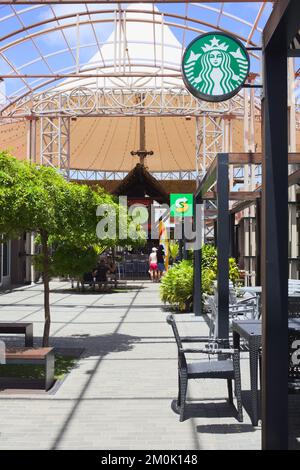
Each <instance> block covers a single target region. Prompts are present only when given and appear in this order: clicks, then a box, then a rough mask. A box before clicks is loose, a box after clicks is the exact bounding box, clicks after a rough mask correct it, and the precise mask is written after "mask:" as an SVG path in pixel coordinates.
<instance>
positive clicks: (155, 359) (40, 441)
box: [0, 282, 260, 450]
mask: <svg viewBox="0 0 300 470" xmlns="http://www.w3.org/2000/svg"><path fill="white" fill-rule="evenodd" d="M51 288H52V294H51V305H52V307H51V310H52V327H51V345H54V346H59V347H71V348H84V350H85V351H84V354H83V356H82V357H81V359H80V360H79V363H78V364H77V367H76V368H74V369H73V370H72V371H71V373H70V374H69V375H68V376H67V378H66V380H65V381H64V382H63V383H62V384H61V386H60V387H59V388H58V390H57V391H56V393H54V394H45V393H36V392H30V393H26V394H24V393H20V392H19V393H18V394H14V395H11V394H4V393H2V394H0V416H1V420H0V449H128V450H131V449H189V450H192V449H258V448H260V429H259V428H253V427H252V426H251V424H250V420H249V417H248V415H247V413H246V412H245V420H244V423H241V424H240V423H238V421H237V420H236V419H235V415H234V410H233V408H232V407H231V406H230V405H229V404H228V403H227V402H226V397H227V389H226V381H223V380H215V381H211V380H210V381H209V380H207V381H202V382H199V381H194V382H192V384H191V387H190V388H189V398H190V400H191V404H190V406H189V413H190V414H191V415H193V416H194V417H191V418H189V419H187V420H186V421H185V422H183V423H180V422H179V419H178V416H177V415H176V414H174V412H173V411H172V410H171V406H170V405H171V401H172V400H173V399H174V398H175V397H176V393H177V352H176V347H175V344H174V339H173V337H172V332H171V328H170V327H169V326H168V325H167V324H166V321H165V318H166V312H164V311H163V309H162V308H161V302H160V299H159V294H158V285H157V284H151V283H149V282H144V283H135V284H133V285H132V283H131V287H130V286H128V289H127V290H126V291H124V292H116V293H110V294H108V293H107V294H101V293H93V292H87V293H84V294H81V293H75V292H71V291H69V290H68V288H69V284H67V283H58V282H55V283H52V285H51ZM42 301H43V297H42V287H41V285H39V284H38V285H35V286H33V287H29V288H24V289H18V290H15V291H13V292H10V293H6V294H2V295H0V320H1V321H32V322H34V336H35V338H37V341H36V344H39V342H40V341H41V335H42V331H43V305H42ZM177 317H178V321H180V324H179V327H180V332H182V334H198V335H202V334H207V331H208V328H207V325H206V323H205V320H204V319H201V320H200V321H197V322H196V323H195V319H194V317H193V316H192V315H189V314H182V315H178V316H177ZM241 362H242V379H243V387H244V388H246V389H247V388H248V389H249V384H248V361H247V358H246V356H245V355H244V354H243V355H242V361H241ZM199 398H201V403H199ZM195 416H196V417H195Z"/></svg>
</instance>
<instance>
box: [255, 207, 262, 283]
mask: <svg viewBox="0 0 300 470" xmlns="http://www.w3.org/2000/svg"><path fill="white" fill-rule="evenodd" d="M255 216H256V217H255V223H256V226H255V248H256V263H255V264H256V266H255V284H256V285H257V286H260V285H261V199H257V200H256V203H255Z"/></svg>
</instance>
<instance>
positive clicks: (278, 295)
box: [262, 25, 288, 449]
mask: <svg viewBox="0 0 300 470" xmlns="http://www.w3.org/2000/svg"><path fill="white" fill-rule="evenodd" d="M263 58H264V98H263V102H262V111H263V150H264V151H263V160H262V172H263V185H262V189H263V200H262V287H263V289H262V291H263V294H262V335H263V336H262V347H263V360H262V448H263V449H286V448H287V446H288V386H287V381H288V123H287V115H288V114H287V111H288V110H287V46H286V39H285V26H284V25H283V26H282V27H280V28H278V29H277V31H275V33H274V34H273V37H272V39H271V40H270V41H269V42H268V44H267V46H266V47H265V48H264V52H263Z"/></svg>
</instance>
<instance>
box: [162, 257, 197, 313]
mask: <svg viewBox="0 0 300 470" xmlns="http://www.w3.org/2000/svg"><path fill="white" fill-rule="evenodd" d="M160 294H161V299H162V301H163V302H168V303H169V304H171V305H174V306H176V307H177V308H178V309H179V310H185V309H186V308H187V307H188V305H189V304H190V303H191V302H192V297H193V266H192V263H191V261H187V260H184V261H181V262H180V263H176V264H174V265H173V266H172V267H171V268H170V269H169V270H168V272H167V273H166V274H165V276H163V278H162V280H161V285H160Z"/></svg>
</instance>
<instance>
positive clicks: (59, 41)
mask: <svg viewBox="0 0 300 470" xmlns="http://www.w3.org/2000/svg"><path fill="white" fill-rule="evenodd" d="M83 5H84V4H82V5H53V6H52V7H53V10H54V11H55V13H56V14H57V15H63V14H67V13H70V12H75V13H76V12H78V11H82V9H83V8H85V7H84V6H83ZM122 5H123V6H125V5H126V4H125V3H124V4H122ZM259 6H260V3H259V2H258V3H248V4H247V3H242V4H239V5H237V4H225V7H224V11H225V12H226V13H228V14H231V15H233V16H238V17H240V18H242V19H244V20H245V21H246V22H248V23H249V24H242V23H241V22H239V21H237V20H235V19H234V18H229V17H226V16H224V15H223V16H222V18H221V21H220V27H222V28H225V29H227V30H229V31H231V32H232V33H233V34H236V35H240V36H246V37H247V36H248V34H249V32H250V30H251V24H252V23H253V22H254V20H255V18H256V16H257V13H258V10H259ZM157 7H158V9H159V10H160V11H161V12H165V13H174V14H179V15H185V11H186V5H185V4H157ZM12 8H15V10H16V11H18V12H19V13H20V12H22V11H24V10H25V11H24V12H23V13H20V19H21V22H22V23H23V24H24V25H25V26H28V25H30V24H32V23H33V22H38V21H43V20H45V19H46V18H48V17H49V16H52V12H51V7H50V6H48V5H43V6H40V5H39V6H38V7H35V8H34V9H31V10H30V11H26V10H27V9H28V6H27V5H15V6H13V7H12V6H0V31H1V37H3V36H5V35H6V34H8V33H10V32H11V31H14V30H16V29H18V28H21V27H22V25H21V23H20V21H19V20H18V19H17V18H16V17H12V18H9V15H10V14H11V13H12V12H13V10H12ZM88 8H89V10H95V9H97V10H100V9H105V10H107V9H109V8H111V6H110V5H99V4H95V5H93V4H92V5H89V6H88ZM219 8H220V2H217V3H212V4H206V5H204V7H199V5H196V4H190V5H189V6H188V16H189V17H194V18H198V19H201V20H202V21H204V22H207V23H211V24H212V25H216V24H217V21H218V17H219V13H218V11H217V10H218V9H219ZM271 9H272V7H271V4H268V5H267V6H266V7H265V10H264V12H263V14H262V17H261V19H260V21H259V23H258V26H259V27H261V28H263V26H264V24H265V22H266V21H267V19H268V17H269V15H270V12H271ZM6 17H8V18H6ZM106 17H107V18H108V17H111V15H108V14H107V15H106ZM5 18H6V19H5ZM1 20H2V21H1ZM66 21H68V20H66ZM171 21H172V22H173V23H178V22H180V23H182V20H178V19H174V18H172V20H171ZM41 28H46V26H42V27H38V28H36V29H34V30H33V32H37V31H38V30H40V29H41ZM112 29H113V25H112V24H111V23H110V24H108V23H106V24H101V25H96V26H95V32H96V35H97V39H98V41H99V42H100V43H102V42H104V41H105V40H106V39H107V37H108V36H109V34H110V33H111V32H112ZM211 29H215V27H214V28H211V27H206V26H203V30H205V31H209V30H211ZM172 31H173V33H174V34H175V36H176V37H177V39H178V40H179V42H182V38H183V32H182V31H183V30H182V29H179V28H172ZM22 34H23V35H24V33H22ZM65 35H66V38H67V40H68V42H69V43H70V45H71V47H72V46H74V45H75V43H76V31H75V29H74V28H73V29H66V30H65ZM80 35H81V40H82V42H83V43H84V44H86V46H87V47H85V48H82V49H81V50H80V60H81V63H85V62H88V60H89V59H90V58H91V57H93V55H94V54H95V53H96V51H97V46H93V45H92V44H91V43H92V42H94V41H95V37H94V33H93V31H92V29H91V27H90V26H83V27H82V28H81V31H80ZM195 35H196V33H193V32H187V34H186V43H188V42H190V40H192V39H193V38H194V37H195ZM20 36H21V34H19V35H17V36H15V37H14V39H17V38H18V37H20ZM11 40H12V39H7V40H2V41H1V43H0V44H1V46H3V45H5V44H6V43H7V42H10V41H11ZM253 40H254V41H255V42H256V43H258V44H259V43H260V34H258V33H256V34H254V36H253ZM63 48H67V46H66V42H65V40H64V38H63V36H62V34H61V33H60V32H55V33H51V34H44V35H43V36H41V37H39V38H37V39H36V45H34V44H33V42H31V41H27V42H25V43H23V44H21V45H19V46H17V47H14V48H10V49H9V50H7V51H6V52H5V56H6V58H7V59H8V61H9V63H10V64H11V65H13V66H15V67H16V68H20V67H22V65H24V64H26V63H27V62H30V61H33V63H32V64H31V65H29V66H27V67H26V68H23V69H22V70H23V72H24V73H30V72H31V73H50V71H49V68H48V66H47V63H48V64H49V66H50V68H51V69H52V70H55V71H57V70H59V69H61V68H63V67H73V66H74V57H72V54H70V52H69V51H66V52H64V53H62V54H56V52H57V50H60V49H63ZM40 54H42V55H48V54H51V55H52V56H50V57H48V58H47V61H41V60H39V61H37V62H34V61H35V60H36V59H38V58H39V57H40ZM46 62H47V63H46ZM251 66H252V70H253V71H258V70H259V67H260V66H259V63H258V61H255V60H254V61H252V64H251ZM11 71H12V68H11V67H10V65H9V64H8V63H7V62H5V60H3V58H1V57H0V75H1V73H3V74H5V73H10V72H11ZM29 82H30V81H29ZM31 82H32V80H31ZM21 86H22V82H20V80H13V79H9V80H7V81H6V92H7V94H8V95H11V94H13V93H14V92H16V91H17V90H18V89H19V88H20V87H21Z"/></svg>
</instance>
